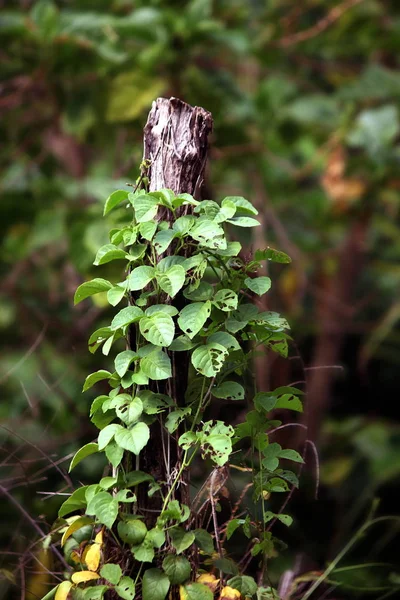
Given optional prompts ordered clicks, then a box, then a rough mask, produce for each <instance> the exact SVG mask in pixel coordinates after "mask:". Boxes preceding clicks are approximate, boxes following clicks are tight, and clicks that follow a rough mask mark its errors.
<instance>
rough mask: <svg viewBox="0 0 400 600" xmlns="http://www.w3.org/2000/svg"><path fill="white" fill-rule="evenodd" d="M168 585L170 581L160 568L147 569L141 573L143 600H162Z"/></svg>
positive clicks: (166, 592)
mask: <svg viewBox="0 0 400 600" xmlns="http://www.w3.org/2000/svg"><path fill="white" fill-rule="evenodd" d="M169 587H170V582H169V579H168V577H167V576H166V574H165V573H163V572H162V571H160V569H148V570H147V571H146V572H145V574H144V575H143V580H142V598H143V600H164V598H165V596H166V595H167V594H168V590H169Z"/></svg>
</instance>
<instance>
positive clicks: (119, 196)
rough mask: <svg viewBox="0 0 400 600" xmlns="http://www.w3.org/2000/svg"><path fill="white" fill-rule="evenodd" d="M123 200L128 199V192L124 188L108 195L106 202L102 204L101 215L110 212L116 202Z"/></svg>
mask: <svg viewBox="0 0 400 600" xmlns="http://www.w3.org/2000/svg"><path fill="white" fill-rule="evenodd" d="M124 200H128V192H127V191H125V190H116V191H115V192H113V193H112V194H110V196H108V198H107V200H106V203H105V205H104V211H103V216H104V215H106V214H107V213H109V212H110V210H112V209H113V208H115V207H116V206H117V205H118V204H120V203H121V202H123V201H124Z"/></svg>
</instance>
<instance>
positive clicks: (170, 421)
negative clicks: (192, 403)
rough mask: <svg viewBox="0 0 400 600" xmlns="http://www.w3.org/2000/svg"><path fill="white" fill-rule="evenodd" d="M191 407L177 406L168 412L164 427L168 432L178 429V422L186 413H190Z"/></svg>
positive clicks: (180, 421)
mask: <svg viewBox="0 0 400 600" xmlns="http://www.w3.org/2000/svg"><path fill="white" fill-rule="evenodd" d="M190 413H191V408H190V407H187V408H178V409H176V410H173V411H172V412H170V413H169V414H168V416H167V418H166V420H165V427H166V428H167V430H168V431H169V433H174V431H176V429H178V427H179V425H180V423H182V421H183V420H184V418H185V416H186V415H190Z"/></svg>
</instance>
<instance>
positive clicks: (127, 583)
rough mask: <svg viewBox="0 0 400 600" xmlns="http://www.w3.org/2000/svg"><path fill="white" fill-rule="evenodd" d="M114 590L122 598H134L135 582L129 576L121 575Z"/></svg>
mask: <svg viewBox="0 0 400 600" xmlns="http://www.w3.org/2000/svg"><path fill="white" fill-rule="evenodd" d="M114 590H115V591H116V593H117V594H118V596H119V597H120V598H122V600H134V598H135V582H134V581H133V579H131V577H127V576H125V577H122V578H121V580H120V582H119V584H118V585H116V586H115V588H114Z"/></svg>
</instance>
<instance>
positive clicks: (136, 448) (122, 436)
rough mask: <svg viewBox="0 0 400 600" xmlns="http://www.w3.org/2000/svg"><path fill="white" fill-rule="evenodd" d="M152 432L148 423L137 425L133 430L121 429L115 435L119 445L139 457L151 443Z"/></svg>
mask: <svg viewBox="0 0 400 600" xmlns="http://www.w3.org/2000/svg"><path fill="white" fill-rule="evenodd" d="M149 437H150V430H149V427H148V425H146V423H136V425H134V426H133V427H132V428H131V429H125V428H124V427H121V428H120V429H119V430H118V431H117V432H116V434H115V441H116V442H117V444H118V445H119V446H120V447H121V448H124V450H129V452H133V454H136V455H138V454H139V453H140V451H141V450H142V449H143V448H144V447H145V446H146V444H147V442H148V441H149Z"/></svg>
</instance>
